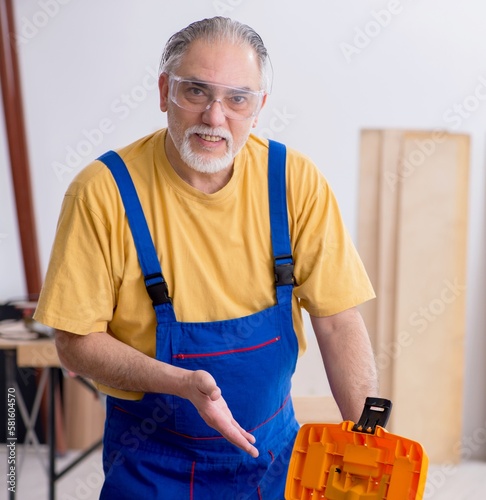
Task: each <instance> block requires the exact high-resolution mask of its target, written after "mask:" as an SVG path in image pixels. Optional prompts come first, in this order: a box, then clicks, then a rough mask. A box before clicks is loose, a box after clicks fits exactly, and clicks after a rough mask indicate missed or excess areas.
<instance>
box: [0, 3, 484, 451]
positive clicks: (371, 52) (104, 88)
mask: <svg viewBox="0 0 486 500" xmlns="http://www.w3.org/2000/svg"><path fill="white" fill-rule="evenodd" d="M15 8H16V19H17V25H18V34H19V37H20V38H19V39H18V40H17V46H18V49H19V56H20V61H21V71H22V76H23V83H24V100H25V102H24V104H25V110H26V115H27V116H26V118H27V126H28V130H27V133H28V140H29V146H30V159H31V168H32V178H33V179H32V180H33V185H34V191H35V192H34V195H35V207H36V213H37V224H38V229H39V244H40V251H41V259H42V267H43V269H44V270H45V269H46V266H47V261H48V257H49V251H50V246H51V243H52V240H53V236H54V231H55V225H56V220H57V214H58V211H59V207H60V203H61V200H62V196H63V193H64V191H65V190H66V188H67V186H68V184H69V182H70V181H71V179H72V178H73V176H74V175H75V174H76V173H77V172H78V171H79V169H80V168H82V166H83V165H85V164H86V163H88V162H89V161H90V160H91V159H93V158H95V157H96V156H98V155H99V154H101V153H103V152H104V151H105V150H107V149H110V148H115V147H118V146H121V145H124V144H126V143H127V142H129V141H131V140H134V139H136V138H137V137H139V136H142V135H144V134H148V133H150V132H152V131H153V130H155V129H157V128H159V127H161V126H164V124H165V117H164V116H163V115H162V114H161V113H160V112H159V111H158V101H157V92H156V83H155V78H154V76H153V73H154V71H155V70H156V67H157V65H158V59H159V56H160V52H161V49H162V47H163V45H164V43H165V41H166V40H167V38H168V37H169V36H170V35H171V34H172V33H173V32H175V31H177V30H178V29H180V28H182V27H183V26H185V25H187V24H188V23H189V22H191V21H193V20H196V19H200V18H202V17H211V16H213V15H218V14H222V15H227V16H231V17H234V18H237V19H239V20H241V21H243V22H247V23H248V24H250V25H252V26H253V27H254V28H256V29H257V31H259V32H260V34H261V35H262V37H263V38H264V40H265V42H266V45H267V47H268V49H269V51H270V53H271V56H272V60H273V66H274V72H275V82H274V91H273V94H272V96H271V99H270V101H269V104H268V106H267V108H266V109H265V110H264V112H263V114H262V117H261V120H260V126H259V130H260V132H261V133H263V134H264V135H266V136H269V135H272V136H273V137H274V138H276V139H278V140H280V141H283V142H286V143H287V144H288V145H289V146H292V147H295V148H297V149H300V150H302V151H304V152H305V153H307V154H308V155H309V156H310V157H312V158H313V159H314V160H315V161H316V163H317V164H318V165H319V166H320V168H321V169H322V170H323V172H324V173H325V174H326V176H327V178H328V179H329V181H330V183H331V185H332V186H333V188H334V190H335V192H336V195H337V197H338V200H339V201H340V204H341V209H342V212H343V216H344V219H345V221H346V223H347V225H348V227H349V229H350V231H351V234H352V235H353V237H355V238H356V229H357V228H356V212H357V185H358V168H359V155H358V146H359V132H360V130H361V129H362V128H413V129H447V130H449V131H451V132H463V133H468V134H470V135H471V137H472V156H471V160H472V162H471V190H470V238H469V260H468V266H469V267H468V269H469V277H468V322H467V346H466V350H467V365H466V366H467V369H466V389H465V397H466V400H467V405H465V408H467V412H466V410H464V414H465V419H464V422H465V424H464V437H465V439H468V438H470V437H471V436H472V437H473V438H474V439H476V437H477V435H478V433H480V432H483V430H484V429H485V428H486V397H485V394H486V376H485V375H486V368H485V365H486V363H484V358H485V356H486V340H485V336H484V335H483V332H484V325H485V323H486V313H485V308H484V307H483V305H482V303H481V300H482V297H484V296H485V285H484V281H485V278H486V273H485V267H484V260H483V255H484V250H485V234H484V226H485V224H484V223H485V221H484V215H485V205H484V200H485V185H486V182H485V175H484V172H485V168H484V167H485V157H484V153H485V148H486V145H485V141H484V123H485V118H486V103H485V99H486V57H485V55H486V49H485V45H484V19H485V16H486V6H485V5H484V3H483V2H482V0H462V1H461V2H457V1H456V0H429V1H427V2H424V1H419V0H388V1H378V0H375V1H372V0H370V1H364V0H340V1H339V0H335V1H326V2H323V1H318V0H300V1H299V2H296V1H295V0H293V1H290V0H265V1H264V2H263V1H261V0H197V1H196V0H185V1H181V2H175V1H172V2H169V1H160V0H142V1H137V2H135V1H129V0H104V1H102V2H99V1H96V0H83V1H81V0H18V1H15ZM100 127H101V129H102V130H103V132H102V133H100V132H95V131H94V130H95V129H98V130H99V129H100ZM5 147H6V146H5V142H4V139H3V137H2V134H1V132H0V148H1V149H0V154H1V158H0V161H1V163H0V182H1V184H0V202H1V218H0V256H1V257H2V258H1V259H0V266H1V267H0V270H1V272H2V278H1V280H0V299H7V298H9V297H10V296H12V295H14V296H18V295H19V294H20V293H22V292H23V290H24V284H23V275H22V272H21V256H20V252H19V243H18V236H17V233H16V229H15V223H14V221H15V218H14V214H13V201H12V192H11V191H10V190H9V189H8V187H9V185H10V184H9V182H10V177H9V174H8V168H7V162H6V159H5V158H6V152H5ZM73 151H77V153H73ZM61 165H62V166H63V167H62V166H61ZM437 182H440V179H438V180H437ZM7 263H8V264H7ZM417 279H420V277H417ZM311 345H312V344H311ZM411 369H413V367H411ZM321 378H322V370H321V368H320V367H319V362H318V355H317V353H316V352H315V346H313V347H312V348H311V349H310V352H309V353H308V354H307V355H306V358H305V366H304V364H301V365H300V367H299V372H298V374H297V376H296V379H295V392H296V393H298V394H326V393H328V388H327V387H326V385H325V384H321V383H320V382H319V379H321ZM433 418H440V416H434V417H433ZM474 442H475V443H476V444H474V445H471V446H470V447H469V448H468V450H470V451H471V452H472V454H473V455H474V456H482V457H486V452H485V451H484V449H481V448H480V447H479V446H477V439H476V441H474ZM483 448H484V446H483Z"/></svg>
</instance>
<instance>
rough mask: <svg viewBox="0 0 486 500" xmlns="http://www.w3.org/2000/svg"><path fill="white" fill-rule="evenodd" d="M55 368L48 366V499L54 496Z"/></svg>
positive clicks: (56, 379) (50, 499) (52, 498)
mask: <svg viewBox="0 0 486 500" xmlns="http://www.w3.org/2000/svg"><path fill="white" fill-rule="evenodd" d="M57 381H58V376H57V368H49V382H50V384H49V390H50V397H49V419H48V420H49V423H48V428H49V432H48V436H49V437H48V447H49V474H48V475H49V500H55V497H56V479H57V478H56V398H55V395H56V389H57Z"/></svg>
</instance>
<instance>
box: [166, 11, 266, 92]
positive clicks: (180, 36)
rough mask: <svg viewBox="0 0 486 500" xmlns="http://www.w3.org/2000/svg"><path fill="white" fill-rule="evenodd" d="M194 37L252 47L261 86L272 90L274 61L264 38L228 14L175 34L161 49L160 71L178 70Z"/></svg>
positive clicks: (191, 25)
mask: <svg viewBox="0 0 486 500" xmlns="http://www.w3.org/2000/svg"><path fill="white" fill-rule="evenodd" d="M195 40H204V41H206V42H209V43H217V42H222V41H226V42H230V43H234V44H241V45H249V46H250V47H252V48H253V50H254V51H255V53H256V55H257V57H258V61H259V66H260V73H261V77H262V89H263V90H266V91H267V92H270V89H271V80H272V75H271V73H272V71H271V63H270V58H269V55H268V52H267V49H266V48H265V45H264V44H263V40H262V39H261V37H260V35H259V34H258V33H257V32H256V31H255V30H254V29H253V28H250V26H247V25H246V24H242V23H240V22H238V21H235V20H233V19H229V18H227V17H213V18H210V19H203V20H201V21H196V22H194V23H192V24H190V25H189V26H187V27H186V28H184V29H182V30H180V31H178V32H177V33H175V34H174V35H172V36H171V37H170V38H169V40H168V42H167V44H166V45H165V48H164V51H163V53H162V58H161V60H160V66H159V74H162V73H170V72H173V71H175V70H176V69H177V67H178V66H179V65H180V63H181V60H182V58H183V57H184V54H185V53H186V51H187V49H188V48H189V45H190V44H191V43H192V42H194V41H195Z"/></svg>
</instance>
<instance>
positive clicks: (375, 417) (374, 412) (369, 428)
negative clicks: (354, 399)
mask: <svg viewBox="0 0 486 500" xmlns="http://www.w3.org/2000/svg"><path fill="white" fill-rule="evenodd" d="M391 410H392V402H391V401H390V400H389V399H382V398H366V402H365V406H364V409H363V413H362V414H361V417H360V418H359V420H358V423H357V424H355V425H354V427H353V429H352V430H353V431H354V432H363V433H364V434H374V433H375V432H376V426H377V425H379V426H380V427H385V426H386V424H387V422H388V419H389V418H390V413H391Z"/></svg>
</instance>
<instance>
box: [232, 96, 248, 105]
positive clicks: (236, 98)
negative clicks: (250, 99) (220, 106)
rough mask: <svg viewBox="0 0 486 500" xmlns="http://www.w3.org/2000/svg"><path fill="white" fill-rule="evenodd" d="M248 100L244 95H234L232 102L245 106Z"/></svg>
mask: <svg viewBox="0 0 486 500" xmlns="http://www.w3.org/2000/svg"><path fill="white" fill-rule="evenodd" d="M246 100H247V99H246V97H245V96H243V95H234V96H232V97H231V102H232V103H233V104H245V103H246Z"/></svg>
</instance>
